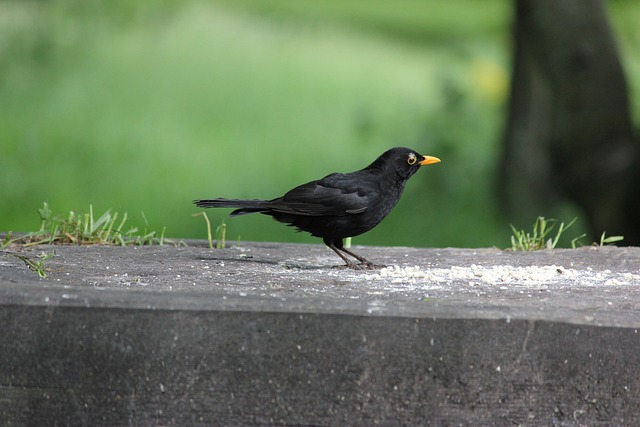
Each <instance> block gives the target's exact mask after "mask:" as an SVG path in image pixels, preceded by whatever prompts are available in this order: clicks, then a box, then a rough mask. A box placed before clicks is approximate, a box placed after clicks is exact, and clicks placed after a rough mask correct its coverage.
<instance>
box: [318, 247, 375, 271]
mask: <svg viewBox="0 0 640 427" xmlns="http://www.w3.org/2000/svg"><path fill="white" fill-rule="evenodd" d="M327 246H329V247H330V248H331V249H332V250H333V251H334V252H335V253H336V254H338V256H339V257H340V258H342V260H343V261H344V262H345V267H346V268H352V269H354V270H368V269H374V268H383V267H384V265H376V264H374V263H372V262H371V261H369V260H368V259H366V258H365V257H362V256H360V255H358V254H356V253H353V252H351V251H350V250H347V249H345V248H344V247H340V246H336V245H335V244H334V243H332V242H330V243H328V244H327ZM342 252H344V253H346V254H349V255H351V256H352V257H354V258H355V259H357V260H358V261H360V264H355V263H353V262H352V261H351V260H350V259H349V258H347V257H346V256H345V255H344V254H343V253H342Z"/></svg>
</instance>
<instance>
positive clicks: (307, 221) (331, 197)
mask: <svg viewBox="0 0 640 427" xmlns="http://www.w3.org/2000/svg"><path fill="white" fill-rule="evenodd" d="M438 162H440V159H438V158H437V157H432V156H423V155H420V154H418V153H417V152H416V151H415V150H411V149H409V148H402V147H397V148H392V149H390V150H388V151H386V152H385V153H383V154H382V155H381V156H380V157H378V158H377V159H376V160H375V161H374V162H373V163H371V164H370V165H369V166H367V167H366V168H364V169H362V170H359V171H356V172H351V173H332V174H330V175H327V176H325V177H324V178H322V179H319V180H317V181H311V182H308V183H306V184H302V185H300V186H298V187H296V188H294V189H292V190H290V191H288V192H287V193H286V194H285V195H284V196H282V197H278V198H276V199H272V200H260V199H254V200H238V199H210V200H194V201H193V203H195V204H196V205H197V206H199V207H201V208H237V209H236V210H234V211H233V212H231V216H236V215H244V214H250V213H261V214H264V215H270V216H272V217H273V218H274V219H275V220H276V221H279V222H283V223H286V224H287V225H290V226H294V227H296V228H297V229H298V230H299V231H306V232H309V233H311V235H312V236H316V237H321V238H322V240H323V241H324V243H325V245H327V246H328V247H330V248H331V249H333V251H334V252H335V253H336V254H338V256H340V258H342V259H343V260H344V262H345V263H346V267H348V268H354V269H367V268H377V267H379V266H376V265H374V264H373V263H371V262H369V261H368V260H366V259H365V258H363V257H361V256H360V255H357V254H355V253H353V252H352V251H350V250H348V249H346V248H344V245H343V239H344V238H345V237H353V236H358V235H360V234H362V233H365V232H367V231H369V230H371V229H372V228H373V227H375V226H376V225H378V224H379V223H380V221H382V220H383V219H384V217H386V216H387V214H389V212H391V209H393V207H394V206H395V205H396V203H398V200H399V199H400V196H401V195H402V191H403V190H404V186H405V184H406V182H407V180H408V179H409V178H411V176H412V175H413V174H414V173H416V172H417V171H418V169H419V168H420V166H421V165H429V164H432V163H438ZM345 254H348V255H351V256H352V257H353V258H355V259H357V260H358V261H360V264H356V263H354V262H352V261H350V260H349V258H347V257H346V255H345Z"/></svg>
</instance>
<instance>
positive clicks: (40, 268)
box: [6, 251, 55, 279]
mask: <svg viewBox="0 0 640 427" xmlns="http://www.w3.org/2000/svg"><path fill="white" fill-rule="evenodd" d="M6 253H8V254H9V255H11V256H13V257H16V258H18V259H19V260H20V261H22V262H24V264H25V265H26V266H27V267H29V270H31V271H33V272H35V273H36V274H37V275H38V276H40V277H41V278H43V279H46V278H47V277H48V275H47V272H46V269H45V265H44V262H45V261H46V260H48V259H51V258H53V257H54V256H55V252H50V253H45V252H42V253H41V254H40V255H38V260H37V261H34V260H33V259H31V258H29V257H27V256H25V255H21V254H18V253H15V252H10V251H6Z"/></svg>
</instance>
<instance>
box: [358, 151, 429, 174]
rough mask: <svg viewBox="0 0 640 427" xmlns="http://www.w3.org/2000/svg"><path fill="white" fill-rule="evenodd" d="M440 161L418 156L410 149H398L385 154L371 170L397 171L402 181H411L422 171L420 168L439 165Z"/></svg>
mask: <svg viewBox="0 0 640 427" xmlns="http://www.w3.org/2000/svg"><path fill="white" fill-rule="evenodd" d="M439 162H440V159H439V158H437V157H433V156H425V155H422V154H418V152H417V151H415V150H412V149H410V148H404V147H396V148H392V149H390V150H387V151H386V152H384V153H383V154H382V155H381V156H380V157H378V158H377V159H376V160H375V161H374V162H373V163H372V164H371V165H370V166H369V168H371V169H379V170H381V171H395V173H396V174H397V175H398V176H399V177H401V178H402V179H405V180H406V179H409V178H410V177H411V176H412V175H413V174H414V173H416V172H417V171H418V169H420V166H424V165H430V164H433V163H439Z"/></svg>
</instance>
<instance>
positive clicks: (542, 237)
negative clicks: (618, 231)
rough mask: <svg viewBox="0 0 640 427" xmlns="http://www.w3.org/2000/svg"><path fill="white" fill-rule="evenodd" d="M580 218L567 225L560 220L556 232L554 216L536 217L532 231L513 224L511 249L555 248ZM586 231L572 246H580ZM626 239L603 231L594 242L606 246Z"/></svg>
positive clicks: (573, 240) (556, 222)
mask: <svg viewBox="0 0 640 427" xmlns="http://www.w3.org/2000/svg"><path fill="white" fill-rule="evenodd" d="M577 219H578V218H574V219H573V220H571V221H570V222H569V223H568V224H567V225H565V223H564V222H560V225H559V227H558V229H557V231H556V232H555V233H554V229H555V227H556V225H558V221H557V220H555V219H553V218H545V217H543V216H539V217H537V218H536V220H535V222H534V224H533V227H532V229H531V231H530V232H529V231H525V230H518V229H517V228H516V227H514V226H513V225H511V231H512V236H511V250H513V251H537V250H542V249H555V248H557V247H558V244H559V242H560V240H561V238H563V237H566V232H567V230H568V229H569V228H571V226H572V225H573V224H574V223H575V222H576V221H577ZM586 236H587V235H586V233H583V234H580V235H579V236H576V237H574V238H572V239H571V241H570V246H571V248H573V249H575V248H576V247H578V246H580V245H581V243H580V240H582V239H583V238H585V237H586ZM623 239H624V237H623V236H609V237H606V233H602V235H601V236H600V241H599V242H594V243H593V245H595V246H606V245H610V244H613V243H616V242H620V241H622V240H623Z"/></svg>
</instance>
